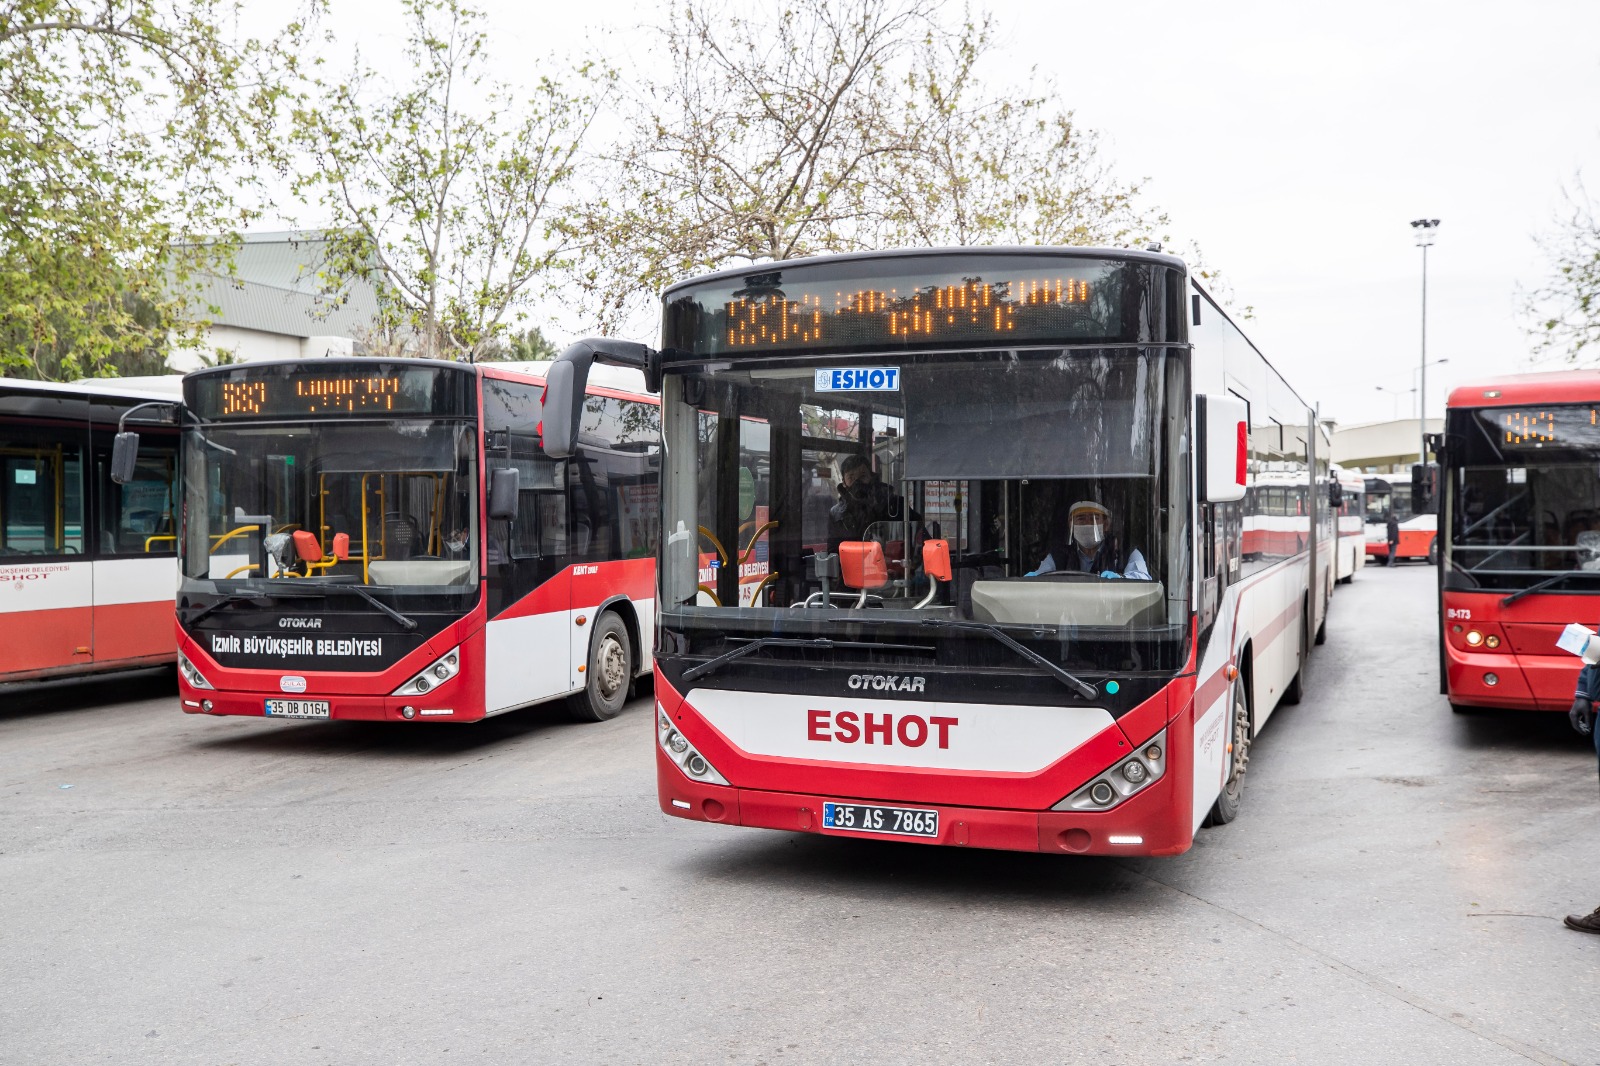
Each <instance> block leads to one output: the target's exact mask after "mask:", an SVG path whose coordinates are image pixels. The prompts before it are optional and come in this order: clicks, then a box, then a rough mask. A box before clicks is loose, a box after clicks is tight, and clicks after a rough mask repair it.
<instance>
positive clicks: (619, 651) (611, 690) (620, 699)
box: [567, 611, 633, 722]
mask: <svg viewBox="0 0 1600 1066" xmlns="http://www.w3.org/2000/svg"><path fill="white" fill-rule="evenodd" d="M583 676H584V683H583V691H582V692H578V693H574V694H573V695H572V696H570V697H568V698H567V711H568V713H570V714H571V715H572V717H573V718H575V719H577V720H578V721H580V722H606V721H610V720H611V719H613V718H615V717H616V716H617V715H619V714H621V713H622V708H623V707H624V706H625V705H626V704H627V702H628V689H629V683H630V682H631V681H632V680H633V641H632V640H630V639H629V638H628V627H627V626H625V625H623V624H622V619H620V618H618V617H617V616H616V615H615V614H613V613H612V612H610V611H607V612H606V613H605V614H602V615H601V616H600V618H599V620H598V621H596V622H595V624H594V634H593V635H592V636H591V637H590V638H589V662H588V665H587V667H586V668H585V669H584V672H583Z"/></svg>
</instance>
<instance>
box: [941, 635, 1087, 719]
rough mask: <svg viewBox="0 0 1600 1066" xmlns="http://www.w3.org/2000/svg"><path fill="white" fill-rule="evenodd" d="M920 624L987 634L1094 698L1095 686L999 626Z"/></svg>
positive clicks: (1074, 688) (1068, 685)
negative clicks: (1020, 641) (1018, 640)
mask: <svg viewBox="0 0 1600 1066" xmlns="http://www.w3.org/2000/svg"><path fill="white" fill-rule="evenodd" d="M919 624H920V625H924V626H932V627H934V628H936V629H959V630H962V631H964V632H968V633H987V634H989V635H990V636H991V637H993V638H994V639H995V640H998V641H999V642H1000V643H1002V644H1004V645H1005V646H1006V647H1008V648H1010V649H1011V650H1012V651H1014V652H1016V653H1017V654H1018V655H1020V656H1022V657H1023V658H1024V659H1027V660H1028V661H1029V662H1031V663H1033V664H1034V665H1036V666H1039V667H1042V668H1043V669H1045V670H1048V671H1049V672H1050V673H1052V674H1054V675H1055V678H1056V680H1058V681H1060V682H1061V683H1062V684H1063V685H1066V686H1067V687H1068V688H1070V689H1072V691H1074V692H1076V693H1077V694H1078V695H1080V696H1082V697H1083V698H1084V699H1086V700H1088V699H1093V698H1094V694H1095V688H1094V686H1093V685H1091V684H1089V683H1088V682H1086V681H1083V680H1081V679H1079V678H1077V677H1074V676H1073V675H1072V674H1069V673H1067V672H1066V671H1065V670H1063V669H1062V668H1061V667H1059V666H1057V665H1056V664H1055V663H1053V662H1051V661H1050V660H1049V659H1046V658H1045V657H1044V656H1043V655H1040V654H1039V653H1038V652H1036V651H1034V650H1033V649H1032V648H1030V647H1028V646H1027V645H1025V644H1020V643H1018V642H1017V641H1015V640H1013V639H1012V638H1011V634H1009V633H1007V632H1006V631H1005V630H1003V629H1001V628H1000V627H999V626H997V625H994V624H993V623H990V622H956V621H952V620H950V619H944V618H925V619H923V620H922V621H921V622H920V623H919Z"/></svg>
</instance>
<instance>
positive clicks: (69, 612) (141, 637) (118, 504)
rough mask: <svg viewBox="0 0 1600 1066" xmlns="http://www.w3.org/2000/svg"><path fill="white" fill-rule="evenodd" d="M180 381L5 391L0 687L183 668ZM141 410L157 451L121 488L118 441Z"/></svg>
mask: <svg viewBox="0 0 1600 1066" xmlns="http://www.w3.org/2000/svg"><path fill="white" fill-rule="evenodd" d="M178 382H179V378H178V377H177V376H176V375H174V376H173V377H172V378H170V379H162V378H140V379H137V380H134V381H127V380H119V379H115V378H110V379H104V380H94V381H83V382H76V383H73V384H67V385H55V384H46V383H42V382H30V381H14V380H7V381H0V625H3V627H4V629H5V634H6V635H5V639H4V640H3V641H0V682H11V681H33V680H42V679H47V678H60V677H71V676H74V675H86V674H94V673H101V672H104V671H110V670H124V669H134V668H145V667H152V666H161V665H164V664H167V663H171V662H172V661H173V659H174V658H175V654H176V653H175V650H174V648H173V643H172V590H173V587H174V585H175V584H176V583H177V564H176V563H175V562H174V558H175V553H176V547H177V545H176V540H177V538H176V536H175V535H174V534H175V529H176V522H175V516H176V514H177V507H176V504H175V499H174V486H175V484H176V469H177V457H178V428H177V422H176V418H175V413H176V410H177V402H178V399H179V387H178ZM146 405H153V406H148V407H147V406H146ZM135 408H144V410H145V413H147V414H148V415H150V416H151V419H150V420H151V422H152V423H153V424H152V425H151V426H149V427H147V441H148V447H147V448H146V449H145V451H144V452H143V454H141V455H140V456H139V462H138V465H137V467H136V468H135V469H134V470H133V471H132V472H131V476H130V478H129V479H128V481H127V483H126V484H122V485H118V484H115V483H113V482H112V480H111V477H110V465H111V451H112V447H113V437H114V435H115V432H116V427H117V423H118V420H119V419H121V418H122V417H123V416H124V415H125V414H128V413H129V412H131V411H133V410H134V409H135ZM162 421H169V422H170V425H165V426H163V425H160V424H159V423H161V422H162Z"/></svg>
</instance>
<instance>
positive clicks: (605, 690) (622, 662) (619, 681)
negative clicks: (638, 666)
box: [597, 635, 628, 699]
mask: <svg viewBox="0 0 1600 1066" xmlns="http://www.w3.org/2000/svg"><path fill="white" fill-rule="evenodd" d="M597 658H598V659H599V662H598V664H597V665H598V666H599V668H600V670H599V674H600V693H601V695H603V696H605V697H606V698H607V699H610V698H611V697H612V696H615V695H616V694H617V690H618V689H620V688H621V687H622V686H623V684H624V683H626V681H627V680H628V656H627V654H626V653H625V652H623V650H622V644H621V642H620V641H618V640H617V638H616V637H613V636H609V635H608V636H606V637H605V638H604V639H603V640H601V642H600V654H599V656H597Z"/></svg>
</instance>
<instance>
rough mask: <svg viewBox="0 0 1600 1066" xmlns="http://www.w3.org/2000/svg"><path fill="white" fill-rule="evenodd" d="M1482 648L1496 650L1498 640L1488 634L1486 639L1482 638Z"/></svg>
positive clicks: (1491, 634)
mask: <svg viewBox="0 0 1600 1066" xmlns="http://www.w3.org/2000/svg"><path fill="white" fill-rule="evenodd" d="M1483 646H1484V647H1485V648H1498V647H1499V646H1500V638H1499V637H1497V636H1495V635H1494V634H1493V633H1490V634H1489V635H1488V636H1487V637H1484V638H1483Z"/></svg>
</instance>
